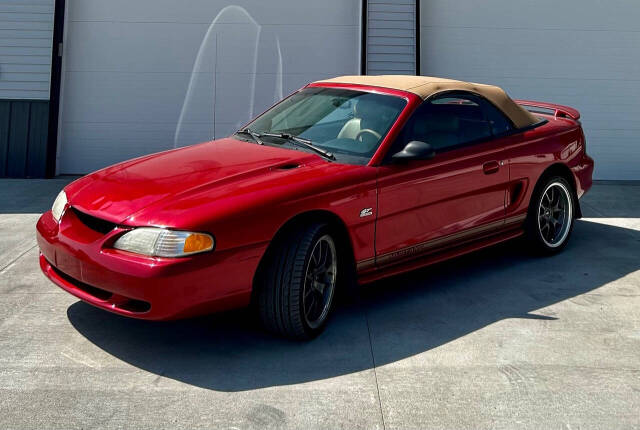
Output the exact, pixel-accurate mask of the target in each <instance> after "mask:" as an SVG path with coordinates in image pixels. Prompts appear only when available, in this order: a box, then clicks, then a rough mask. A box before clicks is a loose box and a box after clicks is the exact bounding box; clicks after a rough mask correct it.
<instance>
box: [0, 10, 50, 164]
mask: <svg viewBox="0 0 640 430" xmlns="http://www.w3.org/2000/svg"><path fill="white" fill-rule="evenodd" d="M53 16H54V0H28V1H26V0H0V177H4V176H9V177H25V176H29V177H42V176H44V175H45V165H46V145H47V131H48V116H49V87H50V76H51V75H50V72H51V51H52V49H51V45H52V40H53Z"/></svg>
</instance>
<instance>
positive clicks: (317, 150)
mask: <svg viewBox="0 0 640 430" xmlns="http://www.w3.org/2000/svg"><path fill="white" fill-rule="evenodd" d="M260 136H267V137H279V138H280V139H286V140H288V141H290V142H294V143H297V144H298V146H302V147H304V148H307V149H310V150H312V151H314V152H315V153H316V154H319V155H321V156H323V157H324V158H326V159H327V160H335V159H336V157H335V155H333V154H332V153H331V152H329V151H325V150H324V149H322V148H318V147H317V146H316V145H314V144H313V142H312V141H311V140H309V139H303V138H301V137H298V136H294V135H292V134H288V133H262V134H261V135H260Z"/></svg>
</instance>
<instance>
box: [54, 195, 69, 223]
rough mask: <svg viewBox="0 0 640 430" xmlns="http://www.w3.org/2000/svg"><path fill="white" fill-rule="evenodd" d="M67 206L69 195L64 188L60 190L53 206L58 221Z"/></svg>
mask: <svg viewBox="0 0 640 430" xmlns="http://www.w3.org/2000/svg"><path fill="white" fill-rule="evenodd" d="M66 206H67V195H66V194H65V192H64V190H62V191H60V194H58V197H56V200H55V201H54V202H53V206H52V207H51V214H52V215H53V218H55V220H56V221H60V217H61V216H62V214H63V213H64V208H65V207H66Z"/></svg>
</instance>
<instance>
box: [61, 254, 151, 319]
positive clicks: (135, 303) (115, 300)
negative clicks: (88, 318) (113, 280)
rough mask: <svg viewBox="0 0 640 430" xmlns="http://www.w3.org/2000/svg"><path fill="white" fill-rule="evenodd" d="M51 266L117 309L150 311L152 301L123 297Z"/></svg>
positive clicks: (78, 286)
mask: <svg viewBox="0 0 640 430" xmlns="http://www.w3.org/2000/svg"><path fill="white" fill-rule="evenodd" d="M51 268H52V269H53V270H54V271H55V272H56V274H57V275H58V276H59V277H61V278H62V279H64V280H65V281H67V282H68V283H70V284H71V285H73V286H74V287H76V288H77V289H79V290H82V291H84V292H85V293H87V294H89V295H91V296H93V297H95V298H96V299H98V300H102V301H104V302H108V303H112V304H113V305H114V306H115V307H116V308H117V309H122V310H124V311H128V312H133V313H144V312H149V311H150V310H151V303H149V302H145V301H143V300H136V299H130V298H128V297H123V296H120V295H117V294H113V293H110V292H109V291H105V290H103V289H101V288H97V287H93V286H91V285H88V284H85V283H84V282H80V281H78V280H77V279H75V278H72V277H71V276H69V275H67V274H66V273H63V272H61V271H60V270H58V269H57V268H55V267H54V266H53V265H52V266H51Z"/></svg>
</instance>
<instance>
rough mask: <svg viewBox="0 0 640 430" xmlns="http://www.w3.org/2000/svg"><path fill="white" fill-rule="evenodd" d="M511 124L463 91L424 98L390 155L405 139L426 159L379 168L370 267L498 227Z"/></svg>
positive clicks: (475, 235) (496, 111)
mask: <svg viewBox="0 0 640 430" xmlns="http://www.w3.org/2000/svg"><path fill="white" fill-rule="evenodd" d="M510 129H511V124H510V122H509V121H508V120H507V118H506V117H505V116H504V115H503V114H502V112H499V111H498V110H497V109H496V108H495V107H494V106H493V105H491V104H490V103H489V102H488V101H486V100H484V99H482V98H480V97H479V96H475V95H472V94H466V93H455V94H446V95H443V96H440V97H437V98H434V99H431V100H427V101H425V102H424V104H423V105H422V106H421V107H419V108H418V109H417V110H416V112H415V113H414V115H413V117H412V118H411V119H410V120H409V121H408V123H407V125H406V126H405V130H404V131H403V132H402V134H401V136H400V137H399V139H398V141H397V142H396V145H395V146H394V148H392V151H391V153H395V152H397V151H399V150H401V149H402V148H403V147H404V145H405V144H406V143H408V142H409V141H412V140H419V141H425V142H427V143H429V144H430V145H431V146H432V147H433V148H434V150H435V152H436V155H435V157H434V158H433V159H431V160H423V161H418V160H416V161H409V162H408V163H402V164H399V163H392V162H388V163H386V164H385V165H383V166H381V167H380V168H379V176H378V218H377V224H376V265H377V266H378V267H381V266H387V265H392V264H397V263H402V262H404V261H406V260H410V259H412V258H417V257H419V256H422V255H425V254H429V253H432V252H436V251H438V250H439V249H442V248H445V247H448V246H451V245H454V244H460V243H463V242H466V241H470V240H473V239H474V238H476V237H480V236H482V235H487V234H491V233H492V232H495V231H497V230H499V229H501V228H502V226H503V224H504V216H505V196H506V190H507V186H508V182H509V171H508V163H506V160H505V158H504V157H505V151H504V145H505V139H509V138H508V137H502V138H501V137H500V135H507V134H508V132H509V131H510Z"/></svg>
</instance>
